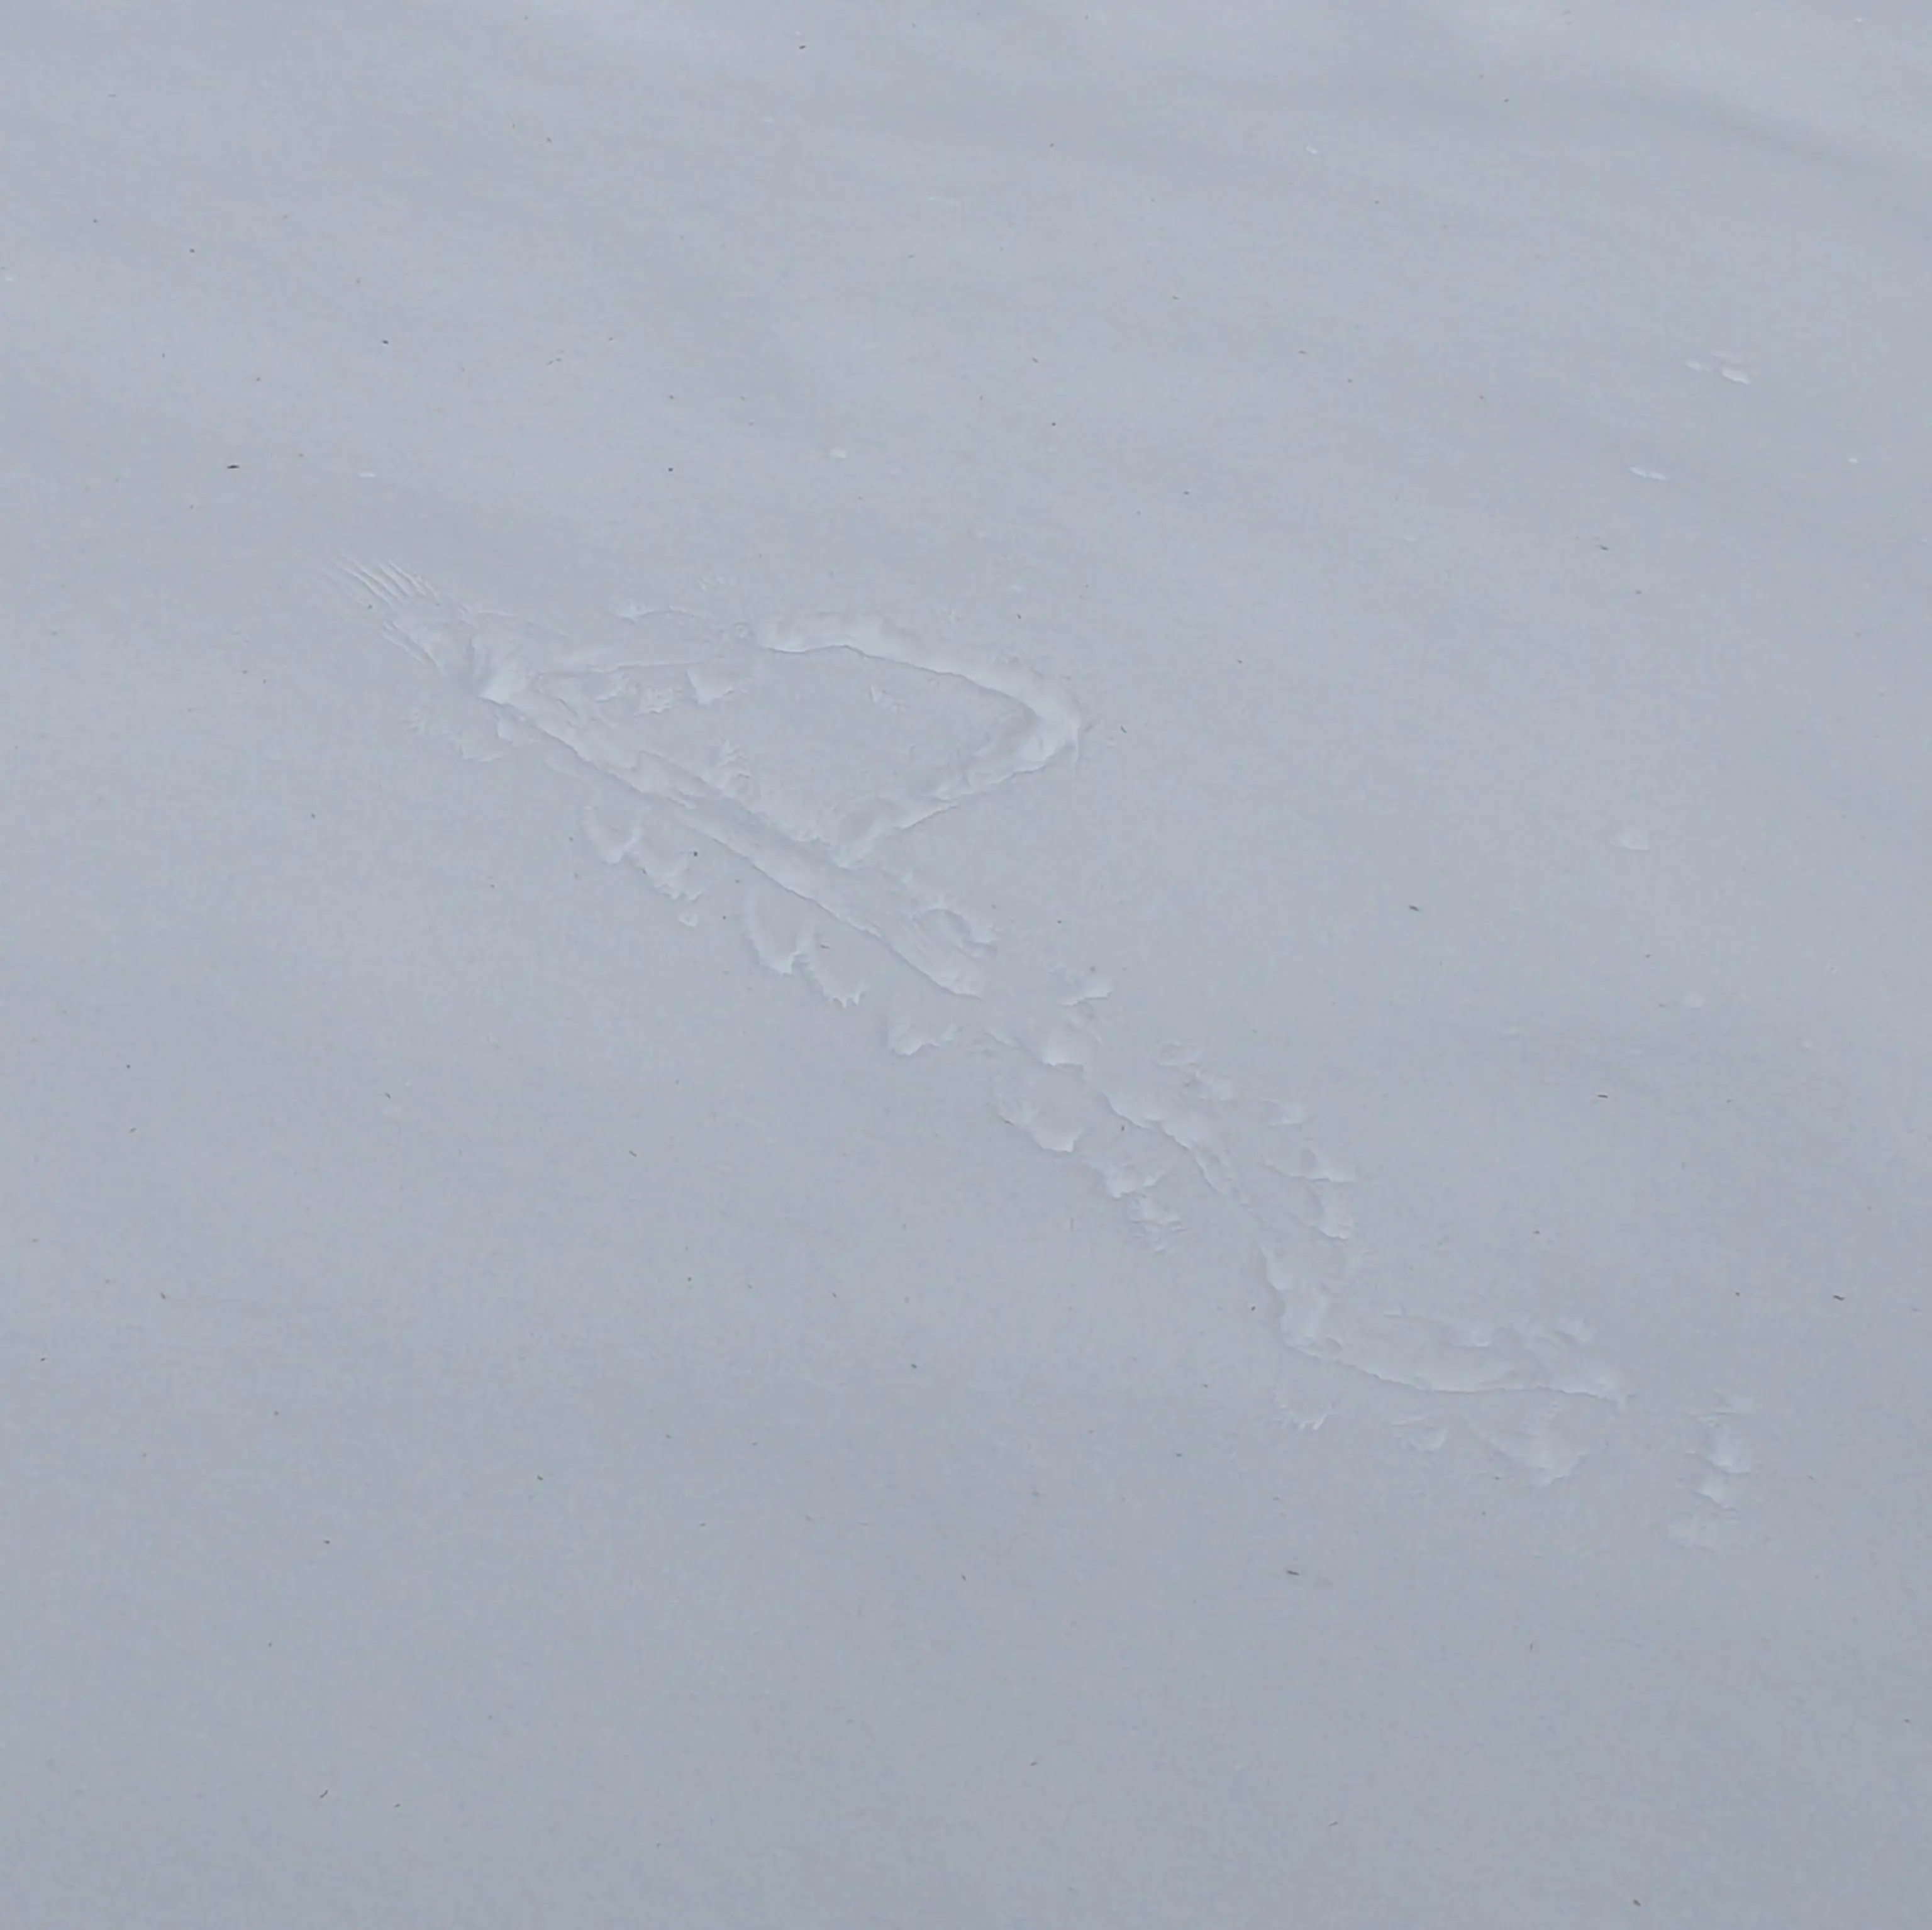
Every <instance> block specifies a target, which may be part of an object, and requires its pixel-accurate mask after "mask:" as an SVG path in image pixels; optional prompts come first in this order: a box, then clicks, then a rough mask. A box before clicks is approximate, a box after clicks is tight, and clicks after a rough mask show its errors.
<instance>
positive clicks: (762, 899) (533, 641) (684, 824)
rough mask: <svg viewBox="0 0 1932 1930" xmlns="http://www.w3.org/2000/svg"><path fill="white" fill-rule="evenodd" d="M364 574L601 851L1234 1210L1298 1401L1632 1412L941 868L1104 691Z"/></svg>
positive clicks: (1167, 1180) (494, 734)
mask: <svg viewBox="0 0 1932 1930" xmlns="http://www.w3.org/2000/svg"><path fill="white" fill-rule="evenodd" d="M348 574H349V575H350V578H351V579H352V581H353V584H354V585H355V586H356V589H357V590H358V591H359V593H360V595H361V596H362V598H363V599H365V602H366V603H367V604H368V606H369V607H371V608H373V609H374V611H376V612H377V614H380V617H381V618H382V620H383V623H384V626H385V631H386V635H388V636H389V638H390V639H391V640H392V641H393V642H395V643H396V644H399V645H400V646H401V647H403V648H404V649H406V650H408V651H409V652H410V653H411V654H412V655H413V656H415V657H416V658H417V659H419V661H420V662H422V663H423V664H425V665H427V666H428V667H429V668H431V669H432V670H433V671H435V672H436V673H437V677H439V679H440V686H439V690H438V695H437V698H435V700H434V701H433V702H432V704H431V706H430V707H428V709H427V710H425V712H424V713H422V715H421V716H419V719H418V720H417V721H418V722H419V725H420V727H421V728H423V729H424V730H425V731H426V732H428V733H429V734H434V735H437V736H440V737H446V738H447V739H449V740H451V741H452V742H453V743H455V744H456V745H457V746H458V747H459V748H460V749H462V750H463V752H464V754H465V755H469V756H471V757H481V758H487V757H493V756H496V755H502V754H504V753H505V752H508V751H509V750H511V749H515V748H517V747H518V746H537V747H541V748H544V749H548V750H549V751H550V753H551V755H552V758H553V761H554V762H556V763H558V764H560V765H561V766H562V767H563V768H564V769H565V770H566V771H567V772H568V775H569V776H571V778H572V779H574V782H576V784H577V786H578V788H579V790H580V809H581V811H582V815H583V824H584V827H585V829H586V833H587V835H588V836H589V840H590V842H591V843H592V845H593V847H594V848H595V850H596V851H597V852H598V854H599V855H600V856H601V857H602V858H603V859H604V861H605V862H606V863H610V864H613V865H616V864H621V865H628V866H632V867H634V869H636V870H637V871H638V872H640V873H641V874H642V875H643V877H644V878H646V880H647V881H649V883H650V884H651V885H652V887H655V890H657V891H658V892H659V893H661V895H662V896H664V898H666V899H668V900H669V901H670V902H671V903H672V904H673V905H674V906H675V907H676V910H677V912H678V914H679V916H680V917H682V919H683V920H684V921H685V923H696V922H697V920H698V917H700V914H701V909H703V910H709V911H720V910H722V911H724V913H725V915H727V916H729V917H733V919H735V920H736V922H737V923H738V924H739V926H740V927H741V929H742V932H743V934H744V937H745V941H746V942H747V944H748V945H749V947H751V950H752V952H753V953H754V954H755V956H757V959H759V960H760V962H762V963H763V965H765V966H766V968H769V970H771V971H773V972H775V973H778V974H784V975H788V976H793V977H802V978H804V979H805V980H808V981H809V982H810V983H811V984H812V985H814V986H815V987H816V988H817V990H818V991H819V992H821V993H822V994H823V995H824V996H825V997H826V998H829V999H830V1000H832V1001H834V1002H835V1004H838V1005H841V1006H844V1007H850V1008H853V1010H854V1011H855V1013H856V1014H858V1015H859V1016H862V1017H863V1018H865V1019H867V1020H868V1022H871V1023H872V1024H874V1025H876V1026H877V1029H878V1032H879V1035H880V1038H881V1040H882V1042H883V1043H884V1044H885V1045H886V1046H887V1047H888V1048H889V1049H891V1050H892V1052H896V1053H898V1054H901V1055H911V1054H913V1053H916V1052H919V1051H921V1050H922V1049H929V1048H935V1049H936V1048H945V1047H958V1048H964V1049H970V1050H972V1051H974V1052H977V1053H978V1054H979V1055H981V1056H982V1057H983V1058H986V1059H988V1060H989V1061H990V1062H991V1064H992V1068H993V1087H992V1095H991V1097H992V1103H993V1105H994V1106H995V1108H996V1109H997V1110H998V1112H999V1114H1000V1115H1001V1117H1002V1118H1004V1119H1005V1120H1006V1121H1008V1122H1009V1123H1010V1124H1011V1125H1013V1127H1015V1128H1016V1129H1017V1130H1019V1131H1021V1132H1023V1133H1025V1134H1026V1135H1027V1136H1028V1138H1030V1139H1031V1140H1032V1141H1033V1142H1034V1144H1035V1145H1037V1146H1039V1147H1040V1148H1041V1149H1042V1150H1043V1151H1046V1152H1048V1153H1050V1154H1053V1155H1055V1157H1059V1158H1061V1159H1064V1160H1068V1161H1070V1162H1072V1163H1074V1164H1076V1165H1077V1166H1080V1167H1082V1168H1084V1169H1085V1170H1086V1172H1088V1174H1090V1175H1091V1176H1092V1178H1093V1179H1094V1181H1097V1182H1098V1185H1099V1187H1100V1190H1102V1191H1103V1192H1104V1193H1105V1194H1106V1196H1108V1197H1109V1199H1111V1200H1112V1201H1113V1202H1115V1205H1116V1206H1117V1207H1118V1210H1119V1211H1121V1213H1122V1214H1124V1217H1125V1219H1126V1220H1127V1223H1128V1225H1129V1226H1130V1227H1131V1228H1132V1229H1133V1231H1134V1232H1135V1233H1136V1235H1139V1237H1140V1238H1142V1239H1144V1240H1145V1241H1148V1243H1149V1244H1151V1245H1153V1246H1154V1247H1156V1248H1157V1249H1161V1250H1165V1249H1167V1248H1169V1247H1172V1245H1173V1244H1175V1242H1176V1241H1178V1240H1179V1239H1180V1238H1181V1237H1183V1235H1184V1233H1185V1232H1186V1230H1187V1227H1188V1226H1189V1225H1190V1221H1191V1220H1194V1219H1196V1218H1197V1217H1199V1216H1200V1215H1202V1214H1204V1213H1219V1214H1231V1215H1232V1216H1234V1217H1235V1220H1236V1222H1237V1223H1238V1226H1239V1228H1240V1229H1241V1234H1242V1236H1243V1238H1244V1241H1245V1242H1246V1243H1247V1245H1248V1246H1249V1248H1250V1252H1251V1255H1252V1259H1253V1265H1255V1266H1256V1268H1258V1269H1259V1271H1261V1273H1262V1274H1264V1275H1265V1278H1266V1280H1267V1282H1268V1285H1269V1286H1270V1287H1271V1289H1273V1291H1274V1294H1275V1295H1276V1296H1277V1299H1278V1301H1279V1304H1280V1332H1281V1336H1282V1339H1283V1342H1284V1343H1285V1345H1286V1347H1287V1348H1288V1349H1289V1354H1290V1355H1291V1357H1292V1360H1293V1361H1294V1362H1295V1364H1296V1367H1297V1370H1298V1371H1297V1373H1296V1376H1295V1379H1296V1381H1297V1382H1298V1391H1296V1393H1295V1394H1294V1395H1293V1397H1292V1406H1294V1408H1295V1412H1296V1415H1297V1418H1298V1419H1299V1420H1300V1421H1301V1424H1304V1425H1310V1426H1319V1425H1320V1424H1322V1421H1323V1420H1324V1419H1325V1418H1326V1416H1327V1415H1328V1412H1330V1411H1331V1408H1332V1407H1333V1406H1334V1404H1335V1401H1336V1400H1337V1399H1339V1398H1340V1397H1343V1394H1344V1391H1345V1390H1346V1389H1347V1388H1350V1387H1353V1388H1356V1389H1357V1390H1362V1389H1368V1390H1371V1391H1373V1392H1374V1394H1375V1395H1376V1404H1377V1406H1378V1408H1379V1411H1380V1412H1382V1414H1383V1416H1384V1418H1386V1419H1387V1420H1388V1421H1389V1422H1390V1423H1391V1424H1392V1425H1393V1426H1394V1428H1395V1429H1396V1430H1397V1433H1398V1434H1399V1435H1400V1438H1402V1439H1404V1440H1405V1441H1406V1442H1409V1445H1412V1446H1414V1447H1415V1448H1418V1449H1420V1450H1422V1451H1438V1450H1439V1449H1440V1448H1442V1446H1443V1445H1445V1442H1447V1441H1448V1439H1450V1437H1451V1433H1452V1432H1453V1431H1454V1428H1455V1427H1457V1425H1458V1424H1460V1425H1461V1426H1463V1427H1466V1430H1467V1431H1468V1432H1469V1434H1471V1435H1472V1436H1474V1437H1475V1439H1478V1440H1479V1441H1480V1442H1482V1443H1483V1444H1484V1445H1485V1446H1486V1447H1487V1448H1489V1449H1490V1450H1491V1451H1493V1452H1494V1453H1495V1454H1497V1455H1498V1456H1500V1457H1502V1460H1503V1461H1504V1462H1505V1463H1508V1464H1510V1465H1511V1466H1513V1467H1514V1469H1517V1470H1518V1471H1520V1473H1521V1475H1523V1477H1525V1478H1527V1479H1528V1480H1529V1481H1531V1482H1532V1483H1534V1484H1539V1485H1547V1484H1550V1483H1552V1482H1554V1481H1559V1480H1561V1479H1562V1478H1565V1477H1566V1476H1567V1475H1570V1474H1571V1473H1572V1472H1574V1470H1575V1469H1576V1468H1577V1466H1579V1464H1580V1463H1581V1461H1582V1460H1583V1458H1584V1455H1585V1453H1586V1445H1585V1444H1586V1442H1591V1441H1594V1440H1598V1439H1601V1438H1602V1437H1603V1436H1604V1432H1605V1429H1604V1420H1605V1419H1606V1418H1610V1419H1612V1420H1613V1421H1614V1419H1616V1418H1619V1417H1621V1416H1622V1415H1623V1414H1624V1412H1625V1407H1626V1403H1628V1401H1629V1400H1630V1398H1631V1394H1632V1391H1633V1390H1632V1388H1631V1383H1630V1382H1629V1380H1628V1377H1627V1376H1626V1375H1625V1373H1623V1372H1622V1370H1620V1369H1619V1367H1617V1366H1616V1365H1615V1364H1613V1363H1612V1362H1611V1361H1609V1360H1607V1358H1604V1356H1603V1355H1601V1353H1600V1352H1598V1350H1597V1349H1596V1348H1595V1346H1594V1345H1593V1343H1592V1337H1591V1336H1590V1334H1589V1332H1588V1331H1586V1329H1585V1328H1583V1326H1582V1325H1580V1324H1578V1323H1575V1322H1562V1321H1559V1322H1549V1321H1544V1320H1541V1319H1529V1318H1523V1317H1515V1318H1510V1317H1497V1318H1494V1319H1487V1320H1484V1321H1481V1322H1475V1321H1466V1320H1465V1321H1452V1320H1448V1319H1441V1318H1438V1317H1436V1316H1432V1315H1430V1313H1427V1312H1426V1311H1424V1310H1418V1309H1415V1308H1413V1307H1408V1306H1391V1305H1389V1304H1387V1303H1386V1301H1385V1298H1384V1296H1382V1295H1380V1294H1379V1293H1378V1292H1377V1291H1376V1285H1375V1283H1374V1280H1373V1277H1371V1274H1370V1269H1369V1268H1368V1267H1367V1265H1366V1264H1365V1262H1364V1259H1363V1250H1362V1247H1361V1243H1360V1242H1358V1241H1357V1239H1356V1238H1355V1231H1356V1229H1355V1205H1354V1201H1353V1191H1354V1183H1355V1169H1354V1168H1353V1166H1352V1165H1351V1163H1349V1161H1348V1160H1346V1159H1345V1158H1343V1157H1338V1156H1337V1154H1335V1153H1334V1152H1333V1151H1330V1150H1328V1148H1325V1146H1324V1145H1322V1143H1321V1142H1320V1140H1319V1137H1318V1136H1317V1135H1316V1133H1314V1132H1313V1130H1312V1128H1311V1124H1310V1118H1309V1115H1308V1112H1307V1108H1306V1107H1305V1106H1301V1105H1300V1104H1298V1103H1292V1102H1282V1101H1279V1100H1267V1099H1258V1098H1256V1097H1255V1096H1253V1094H1251V1093H1250V1092H1249V1091H1247V1090H1246V1089H1245V1088H1244V1086H1243V1085H1242V1084H1241V1082H1238V1081H1236V1080H1235V1079H1231V1078H1229V1077H1226V1076H1222V1075H1221V1074H1220V1073H1217V1072H1216V1071H1215V1070H1212V1069H1211V1068H1209V1067H1206V1066H1205V1065H1204V1064H1202V1061H1201V1056H1200V1055H1199V1053H1197V1052H1194V1051H1193V1050H1192V1049H1188V1048H1187V1047H1185V1046H1179V1045H1160V1046H1155V1047H1154V1048H1152V1049H1147V1048H1145V1047H1142V1046H1133V1045H1130V1044H1127V1043H1123V1042H1121V1040H1118V1039H1116V1038H1115V1037H1113V1036H1112V1034H1111V1033H1110V1031H1109V1027H1108V1025H1107V1024H1106V1016H1105V1015H1106V1001H1107V998H1108V995H1109V992H1110V991H1111V989H1112V985H1111V981H1110V980H1109V977H1107V975H1106V974H1105V973H1103V972H1100V971H1094V970H1091V969H1088V968H1079V969H1074V968H1058V969H1055V970H1052V971H1041V970H1040V969H1039V968H1035V967H1031V966H1029V965H1027V964H1026V963H1025V962H1023V961H1022V959H1020V958H1019V956H1017V955H1016V953H1015V952H1014V951H1013V950H1007V949H1003V947H1002V946H1001V942H1000V935H999V933H998V931H997V930H996V929H995V927H994V926H993V923H992V921H991V920H990V919H989V918H988V917H986V916H984V915H983V914H982V913H980V911H977V910H976V909H975V908H974V907H973V905H971V903H970V902H968V899H967V898H966V897H965V895H964V894H962V893H960V892H959V891H956V890H954V889H953V888H951V887H949V886H948V885H947V883H946V882H945V881H943V880H935V879H933V878H929V877H927V876H926V875H923V874H922V872H920V870H919V868H918V867H917V866H916V863H914V861H913V855H912V853H911V851H910V841H909V839H908V838H907V833H910V831H912V830H913V829H914V827H916V826H918V825H919V824H922V823H924V822H925V821H927V820H929V819H930V818H934V817H935V816H938V815H940V814H941V813H942V812H949V811H953V810H958V809H962V808H965V807H968V806H970V805H971V803H972V802H973V800H975V799H977V798H980V797H986V796H987V795H988V794H991V793H992V792H995V791H999V790H1001V789H1002V788H1004V787H1006V786H1007V785H1012V784H1015V783H1017V782H1020V781H1022V779H1025V778H1028V777H1029V776H1032V775H1034V773H1038V772H1040V771H1042V770H1046V768H1047V767H1049V766H1051V765H1053V764H1058V763H1060V762H1061V761H1066V760H1070V759H1073V758H1076V756H1077V755H1078V752H1079V743H1080V737H1081V733H1082V726H1083V719H1082V716H1081V713H1080V712H1079V709H1078V707H1077V706H1076V704H1075V703H1074V701H1073V698H1071V697H1070V695H1069V694H1068V693H1067V692H1066V691H1065V690H1064V689H1061V687H1060V686H1058V685H1057V684H1055V683H1052V681H1050V680H1048V679H1046V678H1045V677H1041V676H1040V675H1038V674H1037V673H1035V672H1034V671H1031V670H1030V669H1028V668H1025V666H1024V665H1020V664H1018V663H1016V662H1012V661H1010V660H1007V659H998V658H995V657H992V656H982V655H979V654H977V653H971V652H969V651H965V650H959V649H958V648H956V647H951V646H942V645H940V644H934V643H932V642H931V641H928V640H926V639H924V638H919V637H916V636H914V635H911V634H910V633H908V632H906V631H904V630H902V629H896V628H895V627H893V626H890V625H889V624H886V623H882V622H880V621H879V620H876V619H874V618H870V617H859V618H845V617H808V618H804V619H780V620H774V621H772V622H769V623H764V624H762V625H758V626H751V625H746V624H737V625H727V624H720V623H716V622H714V621H712V620H709V619H706V618H704V617H700V616H697V615H695V614H691V613H688V612H685V611H675V610H664V609H645V608H631V609H627V610H625V611H619V612H618V613H616V614H618V615H619V617H622V619H623V620H624V625H625V628H624V632H623V639H622V642H621V643H620V644H609V643H606V644H598V645H595V646H585V645H583V644H579V643H577V642H574V641H573V640H571V638H568V637H565V636H563V635H559V634H558V633H556V632H553V631H552V630H550V629H547V628H545V627H544V626H541V625H540V624H537V623H531V622H528V621H526V620H523V619H520V618H518V617H511V616H508V615H505V614H500V613H498V612H495V611H488V610H484V609H479V608H471V607H469V606H468V605H465V604H463V603H461V602H458V601H456V600H455V599H452V598H450V597H448V596H444V595H443V594H442V593H440V591H438V590H437V589H435V588H434V587H432V586H431V584H428V583H427V582H425V581H423V580H422V578H419V577H416V576H414V575H410V573H408V572H405V571H403V570H401V569H395V568H392V567H387V566H378V567H362V566H353V567H351V568H350V569H349V572H348ZM559 751H560V752H562V754H563V755H561V756H559V755H558V753H559ZM1311 1367H1312V1368H1314V1369H1318V1370H1322V1371H1321V1372H1319V1373H1316V1374H1315V1375H1314V1376H1313V1377H1312V1378H1311V1376H1310V1374H1309V1373H1308V1371H1307V1370H1309V1369H1310V1368H1311ZM1685 1419H1686V1439H1685V1444H1684V1446H1683V1448H1682V1453H1683V1455H1684V1457H1685V1460H1687V1461H1688V1462H1690V1463H1694V1466H1692V1467H1691V1472H1690V1473H1688V1474H1687V1475H1686V1476H1685V1486H1686V1487H1688V1499H1687V1501H1686V1502H1685V1506H1686V1507H1687V1508H1688V1512H1687V1513H1686V1514H1684V1516H1683V1517H1682V1519H1680V1520H1676V1521H1675V1522H1673V1523H1672V1524H1671V1532H1672V1534H1673V1536H1674V1537H1675V1538H1676V1539H1678V1540H1679V1541H1682V1542H1683V1543H1685V1544H1687V1545H1692V1546H1698V1545H1706V1544H1711V1543H1712V1541H1714V1540H1715V1538H1717V1537H1718V1535H1720V1534H1721V1531H1722V1528H1723V1524H1724V1520H1725V1519H1726V1517H1728V1516H1730V1515H1731V1514H1733V1512H1734V1511H1735V1510H1736V1508H1737V1507H1738V1505H1739V1500H1740V1497H1741V1494H1742V1482H1743V1481H1744V1478H1745V1475H1746V1473H1747V1472H1748V1469H1749V1467H1750V1466H1751V1453H1750V1450H1749V1447H1748V1443H1747V1442H1746V1441H1745V1436H1744V1435H1743V1433H1742V1431H1741V1430H1740V1427H1739V1423H1738V1421H1737V1419H1736V1412H1735V1410H1734V1409H1730V1408H1727V1409H1726V1411H1725V1412H1724V1413H1723V1414H1722V1415H1721V1417H1719V1418H1716V1419H1713V1418H1711V1417H1710V1416H1709V1415H1700V1416H1696V1417H1685ZM1693 1430H1694V1438H1693Z"/></svg>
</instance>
